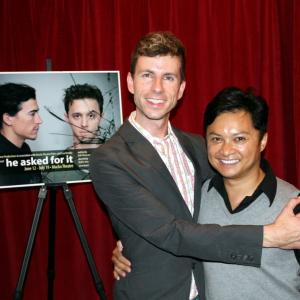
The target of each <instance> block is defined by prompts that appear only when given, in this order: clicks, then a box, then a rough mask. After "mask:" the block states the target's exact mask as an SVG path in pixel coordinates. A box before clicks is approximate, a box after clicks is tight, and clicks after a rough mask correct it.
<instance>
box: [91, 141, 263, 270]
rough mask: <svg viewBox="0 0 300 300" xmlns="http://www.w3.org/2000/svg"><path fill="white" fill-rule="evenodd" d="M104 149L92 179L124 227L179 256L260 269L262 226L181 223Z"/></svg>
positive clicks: (97, 155)
mask: <svg viewBox="0 0 300 300" xmlns="http://www.w3.org/2000/svg"><path fill="white" fill-rule="evenodd" d="M100 148H102V149H100ZM104 148H105V146H102V147H99V148H98V149H97V152H96V153H94V155H92V157H91V164H90V174H91V178H92V182H93V184H94V187H95V190H96V192H97V194H98V196H99V197H100V199H101V201H103V202H104V204H105V205H106V207H107V208H108V211H109V213H110V214H111V215H113V217H114V218H116V219H118V221H119V222H120V223H121V224H123V225H124V226H126V227H127V228H129V229H130V230H131V231H132V232H134V233H135V234H136V235H139V236H140V237H142V238H143V239H145V240H147V241H148V242H149V243H152V244H154V245H155V246H156V247H158V248H160V249H162V250H164V251H168V252H171V253H173V254H174V255H179V256H188V257H194V258H198V259H204V260H210V261H218V262H225V263H231V264H241V265H249V266H260V261H261V253H262V239H263V228H262V226H224V227H221V226H219V225H216V224H205V225H202V224H201V225H200V224H194V223H191V222H188V221H185V220H181V219H176V218H175V216H174V215H173V214H172V213H171V212H170V211H169V210H168V209H167V207H166V206H164V205H163V204H162V202H161V201H160V199H157V198H155V196H154V195H153V193H151V191H149V190H148V189H147V187H146V185H144V184H143V182H141V181H140V180H139V179H138V174H137V171H136V170H134V169H132V168H131V166H130V164H127V165H125V164H124V161H122V162H121V161H120V160H119V158H118V155H116V154H112V152H111V151H105V150H104ZM106 150H108V149H106Z"/></svg>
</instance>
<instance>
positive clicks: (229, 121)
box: [207, 110, 255, 131]
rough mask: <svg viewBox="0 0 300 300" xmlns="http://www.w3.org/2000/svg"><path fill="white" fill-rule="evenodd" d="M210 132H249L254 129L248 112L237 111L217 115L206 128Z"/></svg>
mask: <svg viewBox="0 0 300 300" xmlns="http://www.w3.org/2000/svg"><path fill="white" fill-rule="evenodd" d="M207 129H208V131H210V130H216V129H217V130H220V131H224V130H234V129H236V130H251V129H255V128H254V126H253V122H252V118H251V115H250V113H249V112H246V111H244V110H238V111H234V112H223V113H221V114H220V115H218V116H217V117H216V118H215V120H214V121H213V123H211V124H210V125H209V126H208V128H207Z"/></svg>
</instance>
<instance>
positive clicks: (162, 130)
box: [135, 118, 169, 138]
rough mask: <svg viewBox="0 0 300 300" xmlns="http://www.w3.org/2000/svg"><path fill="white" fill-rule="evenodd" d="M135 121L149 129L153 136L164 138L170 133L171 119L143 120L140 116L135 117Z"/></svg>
mask: <svg viewBox="0 0 300 300" xmlns="http://www.w3.org/2000/svg"><path fill="white" fill-rule="evenodd" d="M135 122H136V123H138V124H139V125H140V126H141V127H143V128H144V129H145V130H147V131H148V132H149V133H150V134H151V135H152V136H153V137H157V138H164V137H165V136H166V135H167V134H168V124H169V119H163V120H151V122H142V121H140V120H139V119H138V118H135Z"/></svg>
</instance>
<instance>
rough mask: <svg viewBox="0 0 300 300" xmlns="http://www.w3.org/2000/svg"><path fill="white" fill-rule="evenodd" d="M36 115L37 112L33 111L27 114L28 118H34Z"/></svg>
mask: <svg viewBox="0 0 300 300" xmlns="http://www.w3.org/2000/svg"><path fill="white" fill-rule="evenodd" d="M37 113H38V111H37V110H33V111H30V112H29V113H28V114H29V116H31V117H34V116H35V115H36V114H37Z"/></svg>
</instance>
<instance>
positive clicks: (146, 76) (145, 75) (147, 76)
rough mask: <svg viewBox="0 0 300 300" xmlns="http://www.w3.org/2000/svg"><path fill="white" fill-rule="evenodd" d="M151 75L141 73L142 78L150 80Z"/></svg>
mask: <svg viewBox="0 0 300 300" xmlns="http://www.w3.org/2000/svg"><path fill="white" fill-rule="evenodd" d="M151 77H152V74H151V73H149V72H145V73H142V78H151Z"/></svg>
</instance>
